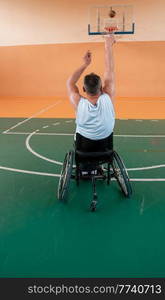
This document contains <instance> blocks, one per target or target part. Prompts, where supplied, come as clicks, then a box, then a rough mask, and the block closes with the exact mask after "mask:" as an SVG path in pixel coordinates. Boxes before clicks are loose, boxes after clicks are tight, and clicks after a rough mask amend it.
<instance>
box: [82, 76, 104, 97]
mask: <svg viewBox="0 0 165 300" xmlns="http://www.w3.org/2000/svg"><path fill="white" fill-rule="evenodd" d="M84 88H85V91H86V92H87V93H88V94H90V95H96V94H98V93H99V91H100V88H101V78H100V76H98V75H96V74H95V73H90V74H88V75H86V76H85V77H84Z"/></svg>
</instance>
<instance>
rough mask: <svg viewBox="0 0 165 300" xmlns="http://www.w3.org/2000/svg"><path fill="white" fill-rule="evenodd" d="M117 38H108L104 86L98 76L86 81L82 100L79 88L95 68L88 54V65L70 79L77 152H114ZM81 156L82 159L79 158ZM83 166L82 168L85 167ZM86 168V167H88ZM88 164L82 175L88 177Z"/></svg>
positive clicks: (69, 93) (85, 63) (112, 36)
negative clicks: (114, 52) (80, 81)
mask: <svg viewBox="0 0 165 300" xmlns="http://www.w3.org/2000/svg"><path fill="white" fill-rule="evenodd" d="M114 43H115V38H114V35H112V34H111V35H109V36H107V37H106V38H105V73H104V81H103V85H102V82H101V78H100V77H99V76H98V75H96V74H95V73H91V74H88V75H86V76H85V77H84V85H83V90H84V92H85V93H86V97H85V98H84V97H82V96H81V95H80V93H79V89H78V87H77V85H76V83H77V81H78V80H79V78H80V76H81V75H82V73H83V72H84V71H85V70H86V68H87V67H88V66H89V65H90V64H91V61H92V54H91V52H90V51H87V53H86V54H85V56H84V57H83V61H84V63H83V64H82V65H81V66H80V67H79V68H78V69H77V70H76V71H75V72H74V73H73V74H72V75H71V76H70V78H69V79H68V81H67V89H68V95H69V98H70V101H71V103H72V104H73V105H74V107H75V110H76V125H77V126H76V133H75V147H76V151H77V150H78V151H79V153H80V151H81V152H105V151H108V150H112V149H113V129H114V124H115V112H114V96H115V82H114V59H113V45H114ZM79 156H80V155H79ZM81 165H82V164H81ZM85 165H86V167H85ZM85 169H87V163H86V164H85V163H84V164H83V168H82V174H85V173H86V172H85Z"/></svg>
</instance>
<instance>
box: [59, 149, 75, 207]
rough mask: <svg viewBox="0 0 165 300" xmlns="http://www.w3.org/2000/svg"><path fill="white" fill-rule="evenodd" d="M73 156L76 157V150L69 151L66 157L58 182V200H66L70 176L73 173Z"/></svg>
mask: <svg viewBox="0 0 165 300" xmlns="http://www.w3.org/2000/svg"><path fill="white" fill-rule="evenodd" d="M73 157H74V152H73V151H69V152H68V153H67V154H66V155H65V158H64V162H63V166H62V171H61V174H60V179H59V183H58V193H57V197H58V200H60V201H66V196H67V192H68V189H69V183H70V178H71V175H72V167H73Z"/></svg>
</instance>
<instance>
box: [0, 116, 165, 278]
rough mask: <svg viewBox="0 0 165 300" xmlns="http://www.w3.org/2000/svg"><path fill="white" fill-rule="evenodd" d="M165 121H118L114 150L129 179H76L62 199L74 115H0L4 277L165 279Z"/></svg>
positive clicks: (0, 267) (1, 260)
mask: <svg viewBox="0 0 165 300" xmlns="http://www.w3.org/2000/svg"><path fill="white" fill-rule="evenodd" d="M164 128H165V120H117V121H116V127H115V133H114V135H115V136H114V148H115V149H116V150H117V152H118V153H119V154H120V155H121V156H122V158H123V160H124V162H125V165H126V167H127V169H128V172H129V176H130V178H131V183H132V188H133V196H132V198H130V199H126V198H124V197H123V195H122V194H121V192H120V189H119V187H118V185H117V183H116V181H113V182H112V183H111V185H110V186H106V184H105V183H104V182H98V183H97V191H98V196H99V206H98V209H97V211H96V212H95V213H91V212H90V210H89V205H90V200H91V196H92V190H91V185H90V183H89V182H81V183H80V186H79V187H77V186H76V184H75V182H74V181H73V182H71V184H70V190H69V195H68V203H67V204H63V203H59V202H58V200H57V197H56V192H57V186H58V179H59V174H60V170H61V164H62V161H63V158H64V155H65V153H66V151H68V150H69V149H71V148H72V145H73V133H74V130H75V121H74V120H73V119H16V118H13V119H7V118H1V119H0V144H1V147H0V185H1V188H0V277H164V276H165V259H164V253H165V234H164V228H165V132H164Z"/></svg>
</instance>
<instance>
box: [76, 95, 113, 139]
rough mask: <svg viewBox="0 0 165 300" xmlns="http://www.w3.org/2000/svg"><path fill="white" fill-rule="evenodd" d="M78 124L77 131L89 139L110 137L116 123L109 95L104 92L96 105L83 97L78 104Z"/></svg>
mask: <svg viewBox="0 0 165 300" xmlns="http://www.w3.org/2000/svg"><path fill="white" fill-rule="evenodd" d="M76 124H77V127H76V133H79V134H81V135H83V136H84V137H86V138H88V139H91V140H100V139H104V138H106V137H108V136H109V135H110V134H111V133H112V132H113V129H114V124H115V112H114V108H113V104H112V102H111V99H110V97H109V95H108V94H106V93H102V94H101V95H100V96H99V98H98V100H97V102H96V104H95V105H94V104H92V103H91V102H90V101H88V99H86V98H83V97H81V98H80V101H79V103H78V106H77V112H76Z"/></svg>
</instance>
